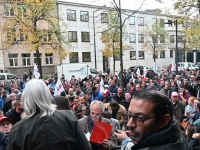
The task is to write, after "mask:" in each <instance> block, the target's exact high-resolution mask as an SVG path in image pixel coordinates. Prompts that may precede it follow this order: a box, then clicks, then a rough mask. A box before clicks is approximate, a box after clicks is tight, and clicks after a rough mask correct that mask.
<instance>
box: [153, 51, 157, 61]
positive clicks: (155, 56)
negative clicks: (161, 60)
mask: <svg viewBox="0 0 200 150" xmlns="http://www.w3.org/2000/svg"><path fill="white" fill-rule="evenodd" d="M154 55H155V58H158V52H157V51H155V54H153V57H152V58H153V59H154Z"/></svg>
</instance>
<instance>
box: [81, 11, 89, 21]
mask: <svg viewBox="0 0 200 150" xmlns="http://www.w3.org/2000/svg"><path fill="white" fill-rule="evenodd" d="M80 18H81V21H85V22H88V21H89V12H88V11H81V16H80Z"/></svg>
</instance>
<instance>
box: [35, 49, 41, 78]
mask: <svg viewBox="0 0 200 150" xmlns="http://www.w3.org/2000/svg"><path fill="white" fill-rule="evenodd" d="M36 59H37V65H38V71H39V73H40V78H42V64H41V59H40V52H39V50H38V48H37V49H36Z"/></svg>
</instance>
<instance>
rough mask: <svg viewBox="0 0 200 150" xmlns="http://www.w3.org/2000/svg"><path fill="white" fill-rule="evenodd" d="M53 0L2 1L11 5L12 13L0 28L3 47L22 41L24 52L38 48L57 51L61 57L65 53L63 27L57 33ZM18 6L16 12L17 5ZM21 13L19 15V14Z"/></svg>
mask: <svg viewBox="0 0 200 150" xmlns="http://www.w3.org/2000/svg"><path fill="white" fill-rule="evenodd" d="M56 2H57V1H56V0H17V1H16V0H3V3H10V4H12V7H13V8H15V9H14V10H15V11H14V16H13V17H12V18H10V19H8V20H7V21H6V23H5V24H4V26H3V28H2V30H3V31H4V33H5V34H7V39H6V40H4V42H3V46H4V47H10V46H12V45H14V44H16V43H20V44H23V45H24V46H25V47H26V50H27V51H30V52H34V51H36V50H38V49H40V50H42V51H45V52H47V53H48V52H49V53H50V52H54V53H57V54H58V56H60V57H61V58H62V59H64V57H65V56H66V55H67V53H69V51H70V50H69V47H65V48H64V47H63V44H62V43H65V44H69V43H68V42H67V39H66V37H65V36H64V35H65V34H67V30H66V29H65V31H64V32H63V31H62V32H61V30H60V27H59V20H58V18H57V10H56ZM19 6H21V7H20V9H22V10H20V11H19V9H16V8H19ZM22 14H23V15H22Z"/></svg>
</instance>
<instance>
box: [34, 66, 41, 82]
mask: <svg viewBox="0 0 200 150" xmlns="http://www.w3.org/2000/svg"><path fill="white" fill-rule="evenodd" d="M34 76H35V78H36V79H39V77H40V73H39V71H38V68H37V65H36V64H35V65H34Z"/></svg>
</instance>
